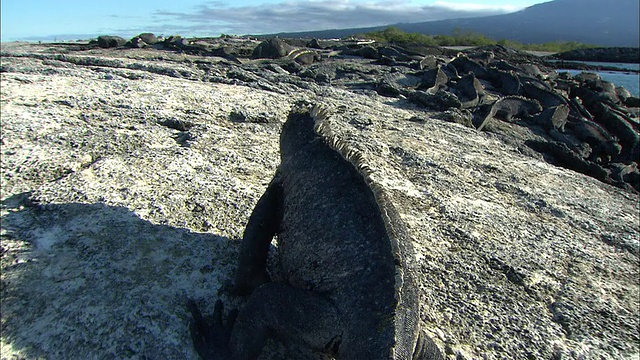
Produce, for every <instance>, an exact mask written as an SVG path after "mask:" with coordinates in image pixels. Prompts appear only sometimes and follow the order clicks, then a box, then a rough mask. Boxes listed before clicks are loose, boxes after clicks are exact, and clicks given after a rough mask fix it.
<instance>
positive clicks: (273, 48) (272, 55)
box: [251, 38, 293, 59]
mask: <svg viewBox="0 0 640 360" xmlns="http://www.w3.org/2000/svg"><path fill="white" fill-rule="evenodd" d="M291 50H293V49H292V47H291V45H289V44H287V43H286V42H284V40H282V39H279V38H271V39H269V40H265V41H263V42H261V43H260V44H259V45H258V46H256V48H255V49H254V50H253V54H252V55H251V57H252V58H254V59H280V58H282V57H285V56H287V55H288V54H289V53H290V52H291Z"/></svg>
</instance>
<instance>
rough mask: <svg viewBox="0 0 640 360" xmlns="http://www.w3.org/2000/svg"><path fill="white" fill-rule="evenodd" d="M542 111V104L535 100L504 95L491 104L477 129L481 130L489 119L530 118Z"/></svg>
mask: <svg viewBox="0 0 640 360" xmlns="http://www.w3.org/2000/svg"><path fill="white" fill-rule="evenodd" d="M541 111H542V106H541V105H540V103H539V102H538V101H537V100H533V99H527V98H525V97H522V96H505V97H502V98H500V99H499V100H497V101H496V102H494V103H493V105H491V108H490V109H489V112H488V113H487V115H486V116H485V117H484V118H483V119H481V121H480V123H479V124H478V127H477V129H478V131H480V130H482V129H483V128H484V127H485V125H486V124H487V123H488V122H489V120H491V119H493V118H499V119H502V120H506V121H511V119H512V118H514V117H515V118H530V117H532V116H533V115H536V114H538V113H540V112H541Z"/></svg>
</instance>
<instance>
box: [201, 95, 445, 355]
mask: <svg viewBox="0 0 640 360" xmlns="http://www.w3.org/2000/svg"><path fill="white" fill-rule="evenodd" d="M326 118H327V113H326V111H325V110H322V109H320V108H319V107H314V108H313V109H312V110H309V109H308V108H306V107H304V106H298V107H296V108H295V109H294V110H293V111H292V112H291V113H290V114H289V117H288V119H287V121H286V123H285V124H284V125H283V128H282V133H281V137H280V155H281V164H280V166H279V167H278V169H277V171H276V174H275V176H274V178H273V180H272V181H271V183H270V184H269V186H268V188H267V190H266V191H265V193H264V194H263V195H262V197H261V198H260V200H259V201H258V203H257V205H256V207H255V209H254V210H253V213H252V214H251V217H250V218H249V221H248V224H247V227H246V229H245V233H244V238H243V242H242V248H241V251H240V259H239V266H238V270H237V273H236V277H235V283H234V292H236V293H245V294H250V296H249V298H248V300H247V302H246V304H245V305H244V306H243V307H242V308H241V309H240V311H239V312H238V314H237V318H236V317H235V315H233V316H230V318H235V319H236V320H235V321H233V319H232V320H230V321H229V323H228V325H226V326H225V325H224V324H223V323H222V318H221V312H222V304H221V302H220V301H218V303H217V304H216V311H215V314H214V318H215V319H216V320H215V324H212V325H209V324H207V323H206V322H205V321H204V319H203V317H202V315H201V314H200V312H199V311H198V309H197V307H196V306H195V303H194V302H193V301H191V302H190V306H189V307H190V310H191V312H192V314H193V318H194V321H193V322H192V325H191V332H192V337H193V340H194V345H195V347H196V350H197V351H198V352H199V354H200V355H201V356H202V357H203V358H212V359H254V358H256V357H257V356H258V355H259V354H260V353H261V351H262V347H263V346H264V344H265V341H266V340H267V338H268V337H274V338H277V339H281V340H284V341H285V342H286V343H296V344H301V345H303V346H305V347H307V348H309V349H312V350H313V351H317V352H321V353H325V354H328V355H330V356H334V357H335V358H337V359H385V360H389V359H415V360H417V359H442V354H441V352H440V350H439V349H438V347H437V346H436V345H435V343H434V342H433V340H431V339H430V338H428V337H427V336H426V335H425V334H424V332H421V331H420V328H419V320H420V316H419V295H418V288H417V286H416V284H415V280H414V278H413V277H412V269H411V266H412V264H411V262H412V261H414V259H415V258H414V255H413V249H412V247H411V244H410V238H409V236H408V234H407V231H406V228H405V226H404V223H403V222H402V220H401V219H400V217H399V215H398V213H397V211H396V210H395V208H394V207H393V205H392V204H391V203H390V202H389V200H387V198H386V196H385V195H384V193H383V192H382V190H381V189H380V188H379V186H377V185H376V184H375V183H373V182H372V181H371V179H370V177H369V175H368V174H369V170H368V168H367V167H366V165H364V164H363V162H362V156H361V154H360V153H358V152H356V151H352V150H350V149H349V147H348V145H346V144H345V143H343V142H341V141H340V140H337V139H336V137H334V136H333V135H332V134H331V132H330V130H329V129H328V126H327V124H326ZM274 235H277V239H278V260H279V266H280V271H281V277H282V279H283V281H282V282H277V283H276V282H269V276H268V274H267V272H266V261H267V253H268V249H269V244H270V243H271V240H272V238H273V236H274Z"/></svg>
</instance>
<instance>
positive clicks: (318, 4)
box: [0, 0, 548, 41]
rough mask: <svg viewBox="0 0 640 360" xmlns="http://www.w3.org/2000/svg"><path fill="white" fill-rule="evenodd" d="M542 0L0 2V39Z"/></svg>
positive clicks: (347, 24)
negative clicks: (0, 19)
mask: <svg viewBox="0 0 640 360" xmlns="http://www.w3.org/2000/svg"><path fill="white" fill-rule="evenodd" d="M544 1H548V0H490V1H481V0H395V1H394V0H235V1H233V2H224V1H202V0H183V1H176V0H128V1H123V0H110V1H90V0H89V1H87V0H82V1H81V0H59V1H51V0H2V1H1V2H0V6H1V10H2V11H1V16H2V22H1V32H0V37H1V39H2V41H14V40H75V39H87V38H91V37H96V36H98V35H120V36H123V37H127V38H128V37H132V36H134V35H136V34H139V33H141V32H153V33H155V34H156V35H160V34H164V35H172V34H180V35H183V36H218V35H220V34H221V33H226V34H237V35H242V34H261V33H277V32H282V31H304V30H321V29H334V28H351V27H365V26H376V25H386V24H394V23H399V22H419V21H429V20H439V19H446V18H460V17H469V16H481V15H494V14H500V13H506V12H512V11H517V10H519V9H522V8H524V7H527V6H531V5H533V4H536V3H541V2H544Z"/></svg>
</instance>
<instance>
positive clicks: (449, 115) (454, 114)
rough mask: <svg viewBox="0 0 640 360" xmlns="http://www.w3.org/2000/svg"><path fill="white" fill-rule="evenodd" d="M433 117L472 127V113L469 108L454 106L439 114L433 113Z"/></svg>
mask: <svg viewBox="0 0 640 360" xmlns="http://www.w3.org/2000/svg"><path fill="white" fill-rule="evenodd" d="M434 118H436V119H439V120H444V121H448V122H452V123H456V124H460V125H464V126H466V127H470V128H473V123H472V119H473V115H472V114H471V112H470V111H469V110H460V109H456V108H450V109H448V110H445V111H443V112H441V113H439V114H436V115H434Z"/></svg>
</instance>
